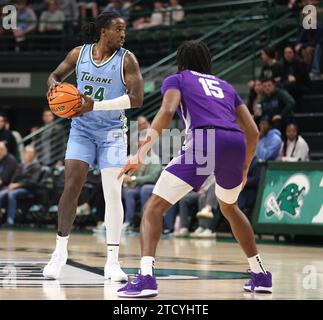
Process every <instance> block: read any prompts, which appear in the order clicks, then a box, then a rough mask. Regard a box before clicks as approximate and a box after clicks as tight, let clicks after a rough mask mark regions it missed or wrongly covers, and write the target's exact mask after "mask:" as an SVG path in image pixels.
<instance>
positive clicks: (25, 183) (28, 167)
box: [0, 146, 41, 226]
mask: <svg viewBox="0 0 323 320" xmlns="http://www.w3.org/2000/svg"><path fill="white" fill-rule="evenodd" d="M40 175H41V166H40V164H39V162H38V161H37V159H36V151H35V149H34V148H33V147H31V146H27V147H25V149H24V153H23V162H22V163H21V164H20V165H19V166H18V168H17V169H16V171H15V173H14V176H13V178H12V180H11V182H10V184H9V185H8V187H7V188H4V189H3V190H2V191H0V208H2V206H3V205H4V199H5V198H7V199H8V210H7V224H6V225H8V226H13V225H14V219H15V215H16V209H17V201H18V199H21V198H25V197H28V196H30V195H33V194H34V193H33V192H34V190H35V188H36V186H37V183H38V181H39V178H40Z"/></svg>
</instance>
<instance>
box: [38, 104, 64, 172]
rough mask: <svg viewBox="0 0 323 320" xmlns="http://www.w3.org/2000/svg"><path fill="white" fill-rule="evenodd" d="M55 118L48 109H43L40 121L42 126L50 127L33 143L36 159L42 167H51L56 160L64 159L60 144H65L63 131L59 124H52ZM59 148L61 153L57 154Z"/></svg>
mask: <svg viewBox="0 0 323 320" xmlns="http://www.w3.org/2000/svg"><path fill="white" fill-rule="evenodd" d="M54 120H55V117H54V115H53V113H52V112H51V111H50V110H49V109H47V108H46V109H44V111H43V114H42V121H43V125H44V126H49V125H52V126H51V127H50V128H49V129H47V130H45V131H43V132H42V133H40V134H39V138H38V140H37V141H36V142H35V148H36V150H37V153H38V159H39V161H40V163H41V164H42V165H45V166H53V165H54V164H55V163H56V162H57V161H58V160H63V159H64V149H65V148H63V147H61V146H62V144H65V143H66V137H65V133H64V129H63V128H62V126H61V125H60V124H54ZM58 146H60V148H59V149H60V150H61V152H60V153H58V152H57V148H58Z"/></svg>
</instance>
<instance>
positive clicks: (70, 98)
mask: <svg viewBox="0 0 323 320" xmlns="http://www.w3.org/2000/svg"><path fill="white" fill-rule="evenodd" d="M55 94H56V97H55ZM55 94H52V95H50V97H48V104H49V107H50V109H51V111H52V112H53V113H54V114H55V115H56V116H58V117H61V118H69V117H71V116H73V115H74V114H75V112H74V108H75V107H77V106H80V105H81V104H82V97H81V95H80V92H79V91H78V89H77V88H76V87H75V86H74V85H72V84H70V83H66V82H64V83H62V85H61V86H59V87H58V88H57V90H56V91H55ZM53 97H54V98H55V99H53V101H52V102H51V101H50V98H53ZM61 109H63V110H61Z"/></svg>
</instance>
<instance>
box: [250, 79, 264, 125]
mask: <svg viewBox="0 0 323 320" xmlns="http://www.w3.org/2000/svg"><path fill="white" fill-rule="evenodd" d="M262 95H263V88H262V82H261V81H260V80H256V81H255V83H254V87H253V88H251V89H250V91H249V97H248V103H247V105H248V109H249V111H250V113H251V114H252V115H253V118H254V120H255V122H256V124H257V125H258V124H259V120H260V118H261V113H262V111H261V99H262Z"/></svg>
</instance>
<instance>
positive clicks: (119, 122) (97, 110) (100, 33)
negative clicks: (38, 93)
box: [43, 12, 143, 281]
mask: <svg viewBox="0 0 323 320" xmlns="http://www.w3.org/2000/svg"><path fill="white" fill-rule="evenodd" d="M125 29H126V23H125V21H124V20H123V19H122V18H120V16H119V15H118V14H115V13H111V12H107V13H102V14H101V15H99V16H98V17H97V18H96V19H95V22H91V23H89V24H87V25H85V26H84V27H83V33H84V35H85V42H86V44H85V45H83V46H81V47H76V48H74V49H73V50H72V51H71V52H70V53H69V54H68V55H67V57H66V58H65V60H64V61H63V62H62V63H61V64H60V65H59V66H58V67H57V69H56V70H55V71H53V72H52V73H51V74H50V76H49V78H48V86H49V93H52V94H53V93H55V88H56V87H57V86H58V85H60V83H61V82H62V81H64V79H66V78H67V77H68V76H69V75H70V74H71V73H72V72H74V71H75V73H76V77H77V87H78V89H79V91H80V92H81V93H82V94H83V98H84V99H85V103H84V104H83V105H82V106H81V107H80V108H79V109H76V111H77V114H76V116H75V117H73V120H72V124H71V130H70V136H69V140H68V145H67V150H66V156H65V187H64V192H63V194H62V196H61V198H60V201H59V205H58V232H57V237H56V248H55V251H54V253H53V254H52V257H51V259H50V261H49V263H48V264H47V265H46V267H45V268H44V271H43V275H44V276H45V277H46V278H52V279H58V278H59V277H60V273H61V269H62V267H63V266H64V265H65V264H66V261H67V257H68V252H67V243H68V238H69V234H70V232H71V228H72V225H73V222H74V219H75V214H76V207H77V202H78V198H79V195H80V192H81V190H82V187H83V184H84V182H85V180H86V177H87V173H88V170H89V168H90V166H92V165H93V164H94V163H95V162H97V164H98V165H99V168H100V170H101V177H102V186H103V191H104V198H105V202H106V209H105V210H106V211H105V225H106V237H107V262H106V264H105V268H104V275H105V278H106V279H111V280H112V281H127V275H126V274H125V273H124V272H123V271H122V269H121V267H120V264H119V243H120V236H121V229H122V224H123V214H124V213H123V207H122V202H121V187H122V181H121V180H118V179H117V176H118V172H119V170H120V168H121V167H122V166H123V165H124V164H125V162H126V157H127V140H126V128H127V127H126V118H125V116H124V111H123V110H124V109H129V108H137V107H140V106H141V105H142V102H143V79H142V75H141V73H140V68H139V64H138V62H137V59H136V57H135V56H134V55H133V54H132V53H131V52H129V51H127V50H125V49H124V48H122V46H123V43H124V40H125ZM53 98H55V95H54V96H53ZM89 103H91V110H93V111H91V112H87V113H86V114H84V112H85V111H88V110H87V108H88V105H89ZM83 114H84V115H83Z"/></svg>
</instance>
